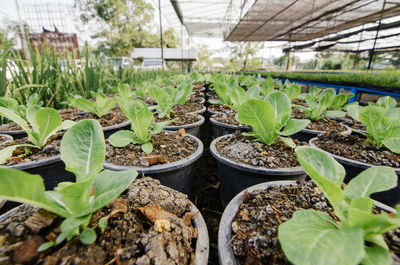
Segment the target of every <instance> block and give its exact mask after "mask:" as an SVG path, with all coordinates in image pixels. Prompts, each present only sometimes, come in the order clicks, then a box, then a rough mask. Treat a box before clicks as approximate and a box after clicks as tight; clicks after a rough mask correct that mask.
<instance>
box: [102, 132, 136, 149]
mask: <svg viewBox="0 0 400 265" xmlns="http://www.w3.org/2000/svg"><path fill="white" fill-rule="evenodd" d="M134 139H135V134H134V133H133V132H132V131H128V130H120V131H117V132H115V133H113V134H112V135H111V136H110V137H108V142H109V143H110V144H111V145H112V146H114V147H124V146H127V145H128V144H130V143H132V142H133V141H134Z"/></svg>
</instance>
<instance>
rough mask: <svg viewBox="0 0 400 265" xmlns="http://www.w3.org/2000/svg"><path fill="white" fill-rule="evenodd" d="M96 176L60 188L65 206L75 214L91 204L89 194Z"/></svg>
mask: <svg viewBox="0 0 400 265" xmlns="http://www.w3.org/2000/svg"><path fill="white" fill-rule="evenodd" d="M93 179H94V177H91V178H88V179H86V180H84V181H81V182H76V183H71V184H70V185H68V186H64V187H62V188H60V189H59V191H58V193H59V194H61V196H62V200H63V202H64V204H65V208H66V209H68V210H69V212H70V213H72V214H73V215H75V214H78V213H80V212H81V211H82V210H84V209H86V208H87V207H88V205H89V196H90V191H91V189H92V183H93Z"/></svg>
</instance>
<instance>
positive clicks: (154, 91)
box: [120, 85, 174, 137]
mask: <svg viewBox="0 0 400 265" xmlns="http://www.w3.org/2000/svg"><path fill="white" fill-rule="evenodd" d="M149 95H150V97H151V98H152V99H154V100H155V101H157V113H158V116H159V117H160V118H164V117H168V116H169V113H170V112H171V109H172V107H173V105H174V103H173V101H172V99H171V98H170V96H169V95H168V94H167V93H166V92H165V90H164V89H163V88H161V87H158V86H154V85H153V86H151V87H150V89H149ZM141 102H142V101H141ZM129 103H130V104H128V105H127V107H126V108H125V109H126V110H125V111H128V109H129V108H132V107H131V106H130V105H132V104H133V103H132V102H129ZM142 103H143V102H142ZM143 104H144V103H143ZM136 105H137V104H136ZM145 105H146V104H145ZM120 107H121V104H120ZM127 108H128V109H127ZM136 108H137V107H136ZM121 109H122V108H121ZM122 111H124V110H123V109H122ZM124 114H125V115H127V113H125V112H124ZM127 116H128V115H127ZM130 116H132V114H130ZM128 118H129V116H128ZM129 119H130V118H129ZM131 122H132V120H131ZM138 137H139V136H138Z"/></svg>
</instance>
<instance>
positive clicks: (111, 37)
mask: <svg viewBox="0 0 400 265" xmlns="http://www.w3.org/2000/svg"><path fill="white" fill-rule="evenodd" d="M75 6H76V7H77V8H79V10H80V11H81V15H80V18H81V20H82V22H84V23H93V22H96V23H98V25H100V27H101V30H99V31H98V32H97V33H96V34H94V35H93V36H92V38H95V39H100V40H101V41H100V42H99V46H98V49H99V51H100V52H103V53H105V54H107V55H111V56H127V55H129V54H130V52H131V51H132V49H133V48H134V47H137V48H143V47H153V48H157V47H160V41H159V34H153V33H151V31H150V29H151V26H152V18H153V13H154V8H153V7H152V5H151V4H149V3H147V2H146V1H145V0H75ZM163 34H164V35H163V37H164V47H177V46H178V45H179V39H178V38H176V37H175V35H174V32H173V30H172V29H171V28H170V29H167V30H166V31H165V32H164V33H163Z"/></svg>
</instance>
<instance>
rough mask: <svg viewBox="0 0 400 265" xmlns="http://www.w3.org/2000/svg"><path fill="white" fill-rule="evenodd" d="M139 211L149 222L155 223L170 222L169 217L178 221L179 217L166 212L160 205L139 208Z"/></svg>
mask: <svg viewBox="0 0 400 265" xmlns="http://www.w3.org/2000/svg"><path fill="white" fill-rule="evenodd" d="M138 211H140V212H141V213H142V214H143V215H144V216H145V217H146V218H147V219H148V220H149V221H151V222H153V223H154V222H155V221H157V220H168V218H169V217H172V218H177V219H178V216H176V215H175V214H172V213H170V212H167V211H165V210H164V209H162V208H161V207H160V206H158V205H152V204H149V205H147V206H145V207H140V208H138Z"/></svg>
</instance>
